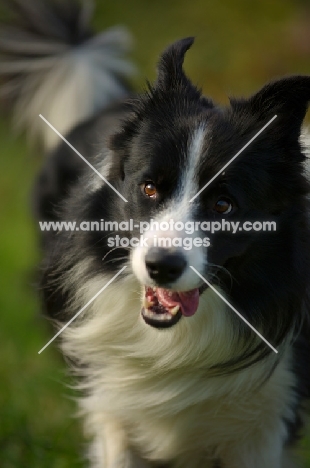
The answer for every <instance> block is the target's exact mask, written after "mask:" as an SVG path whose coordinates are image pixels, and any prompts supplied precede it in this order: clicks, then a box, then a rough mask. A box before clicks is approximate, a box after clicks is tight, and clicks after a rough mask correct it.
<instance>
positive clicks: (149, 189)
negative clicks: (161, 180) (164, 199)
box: [143, 182, 157, 198]
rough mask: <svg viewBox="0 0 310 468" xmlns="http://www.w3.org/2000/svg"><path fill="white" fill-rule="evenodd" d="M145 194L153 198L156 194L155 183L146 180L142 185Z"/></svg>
mask: <svg viewBox="0 0 310 468" xmlns="http://www.w3.org/2000/svg"><path fill="white" fill-rule="evenodd" d="M143 191H144V193H145V195H147V196H148V197H150V198H155V197H156V194H157V189H156V185H155V184H154V183H153V182H146V183H145V184H144V187H143Z"/></svg>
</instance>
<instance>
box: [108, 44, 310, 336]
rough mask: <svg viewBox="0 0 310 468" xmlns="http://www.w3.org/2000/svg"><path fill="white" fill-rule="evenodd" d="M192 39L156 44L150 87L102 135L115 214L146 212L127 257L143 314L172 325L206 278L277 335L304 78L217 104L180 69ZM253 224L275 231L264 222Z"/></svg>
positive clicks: (293, 258) (284, 320) (294, 295)
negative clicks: (108, 135) (117, 198)
mask: <svg viewBox="0 0 310 468" xmlns="http://www.w3.org/2000/svg"><path fill="white" fill-rule="evenodd" d="M192 43H193V39H192V38H187V39H183V40H181V41H179V42H176V43H175V44H173V45H172V46H170V47H169V48H168V49H167V50H166V51H165V52H164V54H163V55H162V57H161V59H160V62H159V66H158V78H157V81H156V83H155V85H154V86H151V87H150V88H149V91H148V92H147V93H146V94H145V95H143V96H142V97H138V98H137V99H135V100H133V101H132V102H131V104H130V105H131V106H132V113H131V114H130V116H129V118H127V120H126V121H125V122H124V123H123V126H122V129H121V131H119V132H118V133H117V134H116V135H114V136H113V137H112V139H111V144H110V147H111V150H112V152H113V157H114V169H113V170H112V172H111V174H112V175H111V181H112V183H114V184H115V186H116V187H117V189H118V190H119V191H120V192H121V193H122V194H123V195H124V196H125V197H126V199H127V200H128V203H126V204H123V207H122V209H123V216H124V218H126V219H129V218H131V219H134V220H135V222H141V221H150V219H153V220H154V223H153V224H150V226H149V228H148V229H147V230H146V232H144V234H143V240H142V242H140V244H139V245H138V246H136V247H135V248H133V251H132V256H131V264H132V269H133V271H134V273H135V275H136V277H137V278H138V280H139V282H140V283H141V285H142V286H143V287H144V288H145V291H144V303H143V309H142V315H143V318H144V320H145V322H146V323H147V324H149V325H152V326H154V327H158V328H163V327H169V326H172V325H175V324H176V323H177V322H178V321H179V320H180V319H181V318H182V316H191V315H194V314H195V313H196V311H197V309H198V306H199V300H200V296H201V294H203V293H204V291H205V290H206V289H207V288H208V283H209V284H210V283H211V284H212V285H213V286H217V287H220V288H221V289H222V291H223V292H224V293H225V295H226V297H228V298H229V300H230V302H231V303H232V304H233V305H234V306H235V307H237V308H239V309H240V312H241V313H242V314H243V315H244V316H245V317H246V318H247V319H248V320H250V321H251V322H252V324H253V325H256V326H257V327H258V328H259V329H262V328H263V329H264V330H265V332H266V333H267V335H268V336H269V337H270V338H271V339H272V340H273V342H274V343H278V342H279V341H281V339H282V338H283V336H284V335H285V333H286V332H287V330H288V329H289V328H290V326H291V323H292V321H293V317H294V313H295V312H294V311H293V309H294V307H296V306H297V307H299V305H298V303H299V301H300V298H301V297H302V296H303V291H304V288H305V278H306V277H307V274H306V272H307V261H306V258H305V252H304V248H305V244H304V234H303V230H304V229H305V215H306V211H307V207H306V197H305V194H306V193H307V192H308V186H307V182H306V180H305V178H304V176H303V164H304V160H305V156H304V154H303V153H302V151H301V147H300V142H299V137H300V130H301V125H302V121H303V119H304V116H305V113H306V110H307V102H308V100H309V98H310V77H304V76H295V77H288V78H284V79H281V80H278V81H274V82H272V83H270V84H268V85H266V86H265V87H263V88H262V89H261V90H260V91H258V92H257V93H256V94H254V95H253V96H251V97H250V98H249V99H231V101H230V106H229V107H224V108H223V107H219V106H217V105H215V104H213V103H212V101H211V100H209V99H206V98H205V97H203V96H202V95H201V92H200V91H199V90H198V89H197V88H196V87H195V86H193V85H192V83H191V82H190V81H189V79H188V78H187V77H186V75H185V74H184V71H183V67H182V65H183V60H184V55H185V52H186V51H187V50H188V49H189V47H190V46H191V45H192ZM273 118H274V120H273V121H271V120H272V119H273ZM267 124H268V126H267ZM263 127H265V129H263ZM259 132H260V133H259ZM258 133H259V134H258ZM254 137H255V138H254ZM252 139H253V140H252ZM240 150H242V152H240ZM239 152H240V155H238V156H237V154H238V153H239ZM234 156H236V157H235V160H233V161H231V159H232V158H233V157H234ZM230 161H231V162H230ZM226 221H227V222H229V223H230V228H227V226H228V224H225V222H226ZM244 222H248V224H246V225H244V224H243V223H244ZM255 222H256V224H254V225H253V223H255ZM264 222H271V223H272V226H273V229H274V226H276V231H275V232H264V231H263V230H262V229H263V227H262V226H267V225H263V223H264ZM208 223H209V224H208ZM231 223H233V225H232V224H231ZM236 223H240V224H239V225H237V224H236ZM249 223H252V224H249ZM219 224H220V225H221V230H220V231H217V232H213V233H212V229H213V230H215V229H216V230H218V226H219ZM182 225H183V229H182ZM208 226H209V230H208ZM237 226H238V227H237ZM250 226H254V228H253V227H252V229H247V230H246V228H249V227H250ZM186 228H187V229H186ZM223 228H224V230H223ZM135 234H137V233H135ZM306 257H307V255H306ZM204 313H207V311H205V312H204ZM189 320H190V319H189ZM238 320H239V319H238ZM240 326H241V325H240ZM266 330H267V331H266Z"/></svg>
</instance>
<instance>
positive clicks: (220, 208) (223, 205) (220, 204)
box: [213, 198, 233, 214]
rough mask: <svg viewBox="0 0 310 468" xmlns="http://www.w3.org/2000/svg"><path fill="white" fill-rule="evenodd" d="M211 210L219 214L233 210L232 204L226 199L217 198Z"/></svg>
mask: <svg viewBox="0 0 310 468" xmlns="http://www.w3.org/2000/svg"><path fill="white" fill-rule="evenodd" d="M213 209H214V211H216V212H217V213H219V214H228V213H230V212H231V210H232V209H233V204H232V202H231V201H230V200H229V199H228V198H219V199H218V200H217V202H216V203H215V205H214V207H213Z"/></svg>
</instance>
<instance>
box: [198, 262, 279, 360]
mask: <svg viewBox="0 0 310 468" xmlns="http://www.w3.org/2000/svg"><path fill="white" fill-rule="evenodd" d="M190 267H191V269H192V270H193V271H194V272H195V273H196V274H197V275H198V276H199V278H201V279H202V280H203V281H204V282H205V283H206V284H207V285H208V286H209V288H211V289H212V290H213V291H214V292H215V293H216V294H217V295H218V296H219V297H220V298H221V299H222V300H223V301H224V302H225V304H227V305H228V307H230V308H231V310H233V311H234V312H235V313H236V314H237V315H238V317H239V318H241V320H243V321H244V323H246V324H247V325H248V327H250V328H251V330H253V331H254V332H255V333H256V335H258V336H259V337H260V338H261V339H262V340H263V341H264V342H265V343H266V344H267V345H268V346H269V348H271V349H272V351H274V352H275V353H276V354H278V351H277V350H276V349H275V348H274V347H273V346H272V345H271V344H270V343H269V341H267V340H266V338H264V337H263V335H261V334H260V333H259V332H258V331H257V330H256V328H254V327H253V325H251V324H250V322H248V321H247V320H246V319H245V318H244V317H243V316H242V315H241V314H240V312H238V311H237V309H235V308H234V307H233V306H232V305H231V304H230V303H229V302H228V301H227V300H226V299H225V297H224V296H222V294H221V293H219V292H218V291H217V290H216V289H215V287H214V286H212V284H211V283H209V281H207V280H206V279H205V278H204V277H203V276H202V275H201V274H200V273H199V272H198V271H197V270H196V268H194V267H193V266H190Z"/></svg>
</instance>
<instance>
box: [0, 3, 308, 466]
mask: <svg viewBox="0 0 310 468" xmlns="http://www.w3.org/2000/svg"><path fill="white" fill-rule="evenodd" d="M305 5H306V3H305V2H301V1H300V2H293V0H292V1H288V0H274V1H273V2H270V0H268V1H267V0H262V1H258V0H257V1H253V2H248V1H247V0H238V1H235V2H218V1H215V0H210V1H204V0H193V1H192V2H188V0H186V1H185V0H180V1H173V0H167V1H164V0H156V2H155V1H152V2H151V1H146V0H144V1H143V0H128V1H127V2H120V1H119V2H115V1H113V2H112V1H105V2H98V8H97V15H96V18H95V24H96V26H97V27H98V28H101V27H106V26H109V25H113V24H116V23H120V24H124V25H127V26H128V27H129V28H130V30H131V31H132V33H133V35H134V36H135V38H136V44H135V50H134V57H135V60H136V62H137V64H138V66H139V68H140V72H141V73H140V75H139V76H137V77H136V79H135V83H136V85H137V86H138V87H140V88H141V87H143V84H144V78H145V77H147V78H149V79H154V77H155V63H156V61H157V56H158V54H159V53H160V51H161V50H162V49H163V48H164V47H165V46H166V45H167V44H168V43H169V42H171V41H172V40H174V39H176V38H180V37H183V36H188V35H196V36H197V43H196V45H195V46H194V47H193V49H192V51H191V52H190V53H189V54H188V57H187V58H186V69H187V71H188V73H189V74H190V76H191V77H192V79H193V81H194V82H195V83H199V85H201V86H203V88H204V91H205V92H206V93H210V95H212V96H213V97H215V98H216V99H218V100H220V101H222V102H225V101H226V99H227V98H226V95H227V94H240V93H241V94H248V93H251V92H253V91H254V90H255V89H257V87H259V86H261V85H263V84H264V82H266V81H267V80H268V79H270V78H271V77H274V76H279V75H282V74H287V73H310V36H309V34H308V33H307V27H306V26H307V24H306V23H305V18H306V6H305ZM307 34H308V35H307ZM307 39H309V45H308V46H307V43H306V42H305V41H307ZM0 142H1V155H0V309H1V315H0V343H1V345H0V346H1V360H0V421H1V424H0V459H1V462H0V463H1V468H28V467H31V468H42V467H44V468H49V467H51V468H69V467H70V468H73V467H81V466H83V462H82V454H83V450H84V440H83V438H82V435H81V428H80V423H79V420H78V419H75V418H74V417H73V416H72V415H73V414H74V412H75V405H74V402H73V401H72V396H73V395H72V392H71V391H70V390H69V389H68V387H67V385H68V384H69V383H70V381H69V379H68V378H67V377H66V373H65V365H64V363H63V361H62V358H61V356H60V355H59V354H58V353H57V351H56V350H55V346H54V345H51V346H50V347H49V348H48V349H46V350H45V351H44V353H42V354H41V355H38V350H39V349H40V348H41V347H42V346H43V345H44V344H45V343H46V342H47V341H48V339H49V338H50V336H51V329H50V328H49V326H48V325H47V324H46V323H45V322H44V320H43V319H42V318H41V317H40V313H39V303H38V299H37V296H36V294H35V282H36V273H35V272H36V266H37V265H38V262H39V259H40V253H39V250H38V244H37V233H36V230H35V226H34V223H33V221H32V219H31V214H30V212H31V210H30V193H31V187H32V184H33V179H34V176H35V174H36V172H37V170H38V167H39V166H40V158H39V157H38V156H37V157H35V156H32V155H30V154H29V151H28V150H27V149H26V148H27V145H26V142H25V141H24V140H23V139H22V138H20V139H17V138H16V137H14V136H13V135H12V134H11V132H10V129H9V124H8V122H6V121H1V122H0ZM301 451H302V453H303V458H304V465H303V467H305V468H310V441H309V438H307V439H305V440H304V441H303V444H302V449H301Z"/></svg>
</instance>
